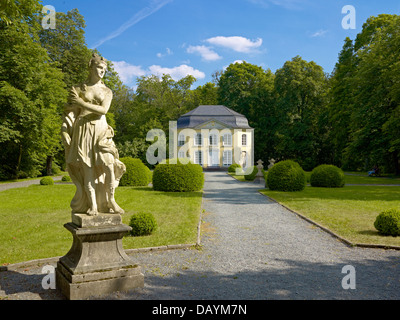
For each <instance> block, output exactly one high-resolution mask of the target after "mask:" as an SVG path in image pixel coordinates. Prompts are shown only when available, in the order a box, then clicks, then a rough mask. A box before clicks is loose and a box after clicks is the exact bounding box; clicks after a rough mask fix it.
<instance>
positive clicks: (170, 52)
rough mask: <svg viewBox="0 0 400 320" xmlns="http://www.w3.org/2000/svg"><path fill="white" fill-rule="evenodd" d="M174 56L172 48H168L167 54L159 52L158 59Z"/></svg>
mask: <svg viewBox="0 0 400 320" xmlns="http://www.w3.org/2000/svg"><path fill="white" fill-rule="evenodd" d="M173 54H174V53H173V52H172V50H171V49H170V48H167V49H166V53H161V52H159V53H157V57H158V58H164V57H165V56H170V55H173Z"/></svg>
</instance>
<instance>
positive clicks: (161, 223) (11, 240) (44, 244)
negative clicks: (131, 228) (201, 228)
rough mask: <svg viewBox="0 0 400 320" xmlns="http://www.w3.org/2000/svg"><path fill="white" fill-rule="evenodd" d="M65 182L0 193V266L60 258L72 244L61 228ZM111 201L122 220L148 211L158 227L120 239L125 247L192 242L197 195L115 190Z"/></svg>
mask: <svg viewBox="0 0 400 320" xmlns="http://www.w3.org/2000/svg"><path fill="white" fill-rule="evenodd" d="M74 193H75V186H74V185H71V184H55V185H53V186H40V185H33V186H30V187H27V188H18V189H10V190H6V191H2V192H0V265H4V264H10V263H17V262H22V261H28V260H34V259H42V258H49V257H56V256H62V255H64V254H66V253H67V252H68V250H69V249H70V247H71V244H72V235H71V234H70V233H69V232H68V231H67V230H66V229H65V228H64V227H63V225H64V224H65V223H68V222H70V221H71V213H70V212H71V210H70V207H69V204H70V201H71V199H72V197H73V195H74ZM116 199H117V202H118V204H119V205H120V206H121V207H122V208H124V209H125V211H126V213H125V215H124V216H123V222H124V223H125V224H129V220H130V217H131V216H132V215H133V214H134V213H136V212H139V211H146V212H151V213H153V215H154V216H155V218H156V220H157V223H158V229H157V231H155V232H154V233H153V234H152V235H150V236H147V237H130V236H128V237H125V238H124V239H123V245H124V248H125V249H133V248H140V247H152V246H161V245H169V244H181V243H196V240H197V223H198V220H199V215H200V211H201V199H202V193H201V192H189V193H165V192H155V191H153V190H152V189H151V188H149V187H142V188H131V187H119V188H118V189H117V194H116Z"/></svg>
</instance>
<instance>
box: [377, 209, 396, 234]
mask: <svg viewBox="0 0 400 320" xmlns="http://www.w3.org/2000/svg"><path fill="white" fill-rule="evenodd" d="M374 226H375V228H376V229H377V230H378V231H379V232H380V233H381V234H383V235H388V236H394V237H396V236H400V211H399V210H396V209H391V210H387V211H384V212H382V213H380V214H379V215H378V216H377V217H376V220H375V223H374Z"/></svg>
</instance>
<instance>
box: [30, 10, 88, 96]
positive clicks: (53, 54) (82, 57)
mask: <svg viewBox="0 0 400 320" xmlns="http://www.w3.org/2000/svg"><path fill="white" fill-rule="evenodd" d="M40 18H41V17H40ZM40 18H39V19H40ZM85 27H86V24H85V20H84V18H83V16H82V15H81V14H80V13H79V11H78V9H73V10H71V11H68V12H67V13H63V12H57V28H56V29H54V30H45V29H42V28H41V29H40V30H39V32H38V34H39V38H40V43H41V44H42V46H43V47H44V48H45V49H46V50H47V53H48V54H49V57H50V59H51V60H52V61H53V62H55V63H57V65H58V66H59V67H60V69H61V70H62V72H63V73H64V82H65V84H66V85H67V87H68V88H71V87H72V86H75V85H77V84H79V83H83V82H85V81H86V79H87V76H88V62H89V60H90V57H91V54H92V50H90V49H88V48H87V45H86V40H85Z"/></svg>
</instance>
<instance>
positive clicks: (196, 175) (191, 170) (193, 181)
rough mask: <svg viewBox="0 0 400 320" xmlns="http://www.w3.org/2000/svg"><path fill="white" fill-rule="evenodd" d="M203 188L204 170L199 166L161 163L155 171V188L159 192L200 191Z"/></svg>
mask: <svg viewBox="0 0 400 320" xmlns="http://www.w3.org/2000/svg"><path fill="white" fill-rule="evenodd" d="M203 186H204V173H203V168H202V167H201V166H200V165H198V164H193V163H188V164H182V163H180V162H178V163H177V164H169V163H165V164H161V163H160V164H158V165H157V166H156V167H155V169H154V171H153V188H154V190H157V191H171V192H187V191H200V190H201V189H202V188H203Z"/></svg>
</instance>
